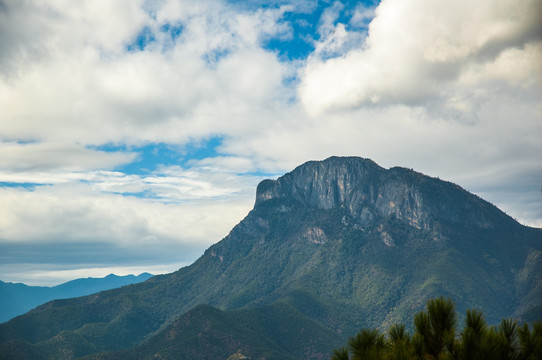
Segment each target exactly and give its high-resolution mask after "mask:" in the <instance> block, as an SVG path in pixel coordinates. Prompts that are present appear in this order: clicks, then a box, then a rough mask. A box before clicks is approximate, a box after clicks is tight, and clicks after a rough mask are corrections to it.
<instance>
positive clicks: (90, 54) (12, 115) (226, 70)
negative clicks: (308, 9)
mask: <svg viewBox="0 0 542 360" xmlns="http://www.w3.org/2000/svg"><path fill="white" fill-rule="evenodd" d="M149 4H150V5H149V8H145V6H142V3H141V2H130V1H128V2H123V1H112V2H107V4H102V3H95V2H92V1H88V2H82V3H77V4H76V3H70V2H66V3H64V2H58V3H57V2H55V5H54V6H53V5H51V6H38V5H31V4H26V5H18V3H17V2H12V1H9V2H6V6H4V12H3V16H4V17H6V18H7V17H9V18H24V17H25V16H27V15H28V16H29V17H30V18H32V19H34V18H35V19H36V21H35V22H32V24H31V25H29V26H31V27H32V29H31V31H29V30H28V29H26V28H25V27H24V26H26V25H24V26H23V24H26V23H27V22H26V21H24V22H20V23H19V22H12V21H8V22H7V23H5V25H3V26H4V27H6V28H8V29H9V30H10V31H7V32H5V33H4V34H5V35H4V37H5V38H3V40H1V43H0V45H1V46H3V47H4V48H6V49H7V51H6V53H5V54H6V55H5V57H6V60H5V61H6V62H10V63H13V66H8V67H3V68H2V69H3V70H4V71H3V72H2V76H0V94H1V96H0V106H1V107H2V108H3V109H4V111H3V115H2V117H3V121H4V124H3V126H2V128H1V130H0V136H1V137H2V138H4V139H12V140H37V141H42V140H49V141H61V142H62V141H76V142H79V143H82V144H103V143H109V142H112V143H145V142H149V141H154V142H161V141H165V142H177V143H182V142H187V141H189V140H190V139H197V138H199V137H206V136H208V133H209V129H210V128H213V127H214V128H215V131H216V132H226V133H228V132H229V130H230V129H231V125H232V124H233V125H234V127H233V129H236V128H239V127H244V128H246V127H250V128H254V127H255V126H256V124H254V123H253V122H251V121H248V120H247V119H250V118H251V117H250V116H249V115H248V114H253V112H254V109H256V108H257V107H258V106H262V105H264V104H267V103H270V102H273V101H280V100H281V99H282V98H283V97H284V96H288V94H286V95H285V94H284V93H285V92H284V91H283V87H282V80H283V78H284V77H285V76H287V75H288V74H289V72H290V71H291V70H290V69H289V68H288V66H287V65H286V64H283V63H280V62H279V61H278V59H277V57H276V54H274V53H271V52H267V51H265V50H263V49H262V48H261V46H260V45H261V42H262V41H263V40H264V39H266V38H268V37H270V36H281V34H283V33H287V31H288V27H287V26H285V25H281V24H279V23H277V21H276V20H277V19H278V18H279V17H280V16H281V14H282V13H283V11H285V10H284V9H281V8H277V9H269V10H265V11H264V10H258V11H251V12H249V11H244V12H235V11H233V10H231V9H229V8H228V7H226V6H225V5H224V4H223V3H221V2H218V1H216V2H215V1H208V2H201V3H193V2H186V1H163V2H156V3H149ZM145 10H146V11H145ZM172 29H173V30H172ZM30 33H32V34H33V33H37V34H40V35H39V36H38V37H37V38H35V37H32V36H30V35H29V34H30ZM17 40H21V41H20V42H18V45H17V49H11V47H10V45H7V44H12V43H13V42H16V43H17ZM130 46H132V47H133V49H131V50H130ZM128 50H130V51H128ZM3 53H4V52H3ZM27 54H35V55H31V56H30V55H27ZM248 103H251V106H249V108H248V109H246V107H247V104H248ZM29 104H31V106H29ZM240 115H242V116H240ZM226 122H228V124H225V123H226ZM235 125H236V126H235ZM230 132H231V131H230Z"/></svg>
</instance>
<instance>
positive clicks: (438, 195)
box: [255, 157, 510, 230]
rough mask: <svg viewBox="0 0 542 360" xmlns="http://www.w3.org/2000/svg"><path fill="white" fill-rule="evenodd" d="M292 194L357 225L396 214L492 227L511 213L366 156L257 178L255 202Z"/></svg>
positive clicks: (418, 223)
mask: <svg viewBox="0 0 542 360" xmlns="http://www.w3.org/2000/svg"><path fill="white" fill-rule="evenodd" d="M273 199H275V200H280V199H295V201H297V202H299V203H300V204H303V206H306V207H311V208H317V209H322V210H340V211H343V212H344V215H345V216H347V217H350V218H351V219H352V221H354V222H355V223H357V224H358V225H360V226H370V225H371V224H373V223H374V221H376V219H377V218H389V217H394V218H396V219H399V220H401V221H403V222H405V223H407V224H408V225H410V226H413V227H415V228H418V229H422V228H423V229H425V230H429V229H431V228H432V226H433V225H434V223H435V221H437V220H439V221H447V222H450V223H461V224H462V225H463V226H464V225H469V226H478V227H482V228H484V227H486V228H487V227H492V226H494V225H496V224H492V223H491V219H490V218H492V217H495V216H497V217H500V218H501V220H504V221H505V222H506V223H510V219H509V218H508V217H507V216H506V215H504V214H502V213H501V212H500V211H499V210H498V209H497V208H495V207H494V206H492V205H491V204H489V203H487V202H485V201H483V200H482V199H480V198H478V197H476V196H474V195H472V194H469V193H467V192H466V191H464V190H463V189H461V188H460V187H459V186H457V185H454V184H452V183H448V182H444V181H441V180H438V179H434V178H430V177H427V176H424V175H422V174H420V173H417V172H415V171H413V170H408V169H404V168H392V169H390V170H386V169H384V168H382V167H380V166H378V165H377V164H376V163H374V162H373V161H371V160H368V159H362V158H356V157H350V158H339V157H332V158H329V159H327V160H324V161H321V162H316V161H314V162H308V163H306V164H303V165H301V166H300V167H298V168H296V169H295V170H294V171H292V172H290V173H288V174H286V175H284V176H282V177H280V178H279V179H277V180H276V181H273V180H265V181H263V182H261V183H260V184H259V186H258V188H257V192H256V205H255V206H256V207H257V206H258V205H260V204H262V203H263V202H265V201H268V200H273Z"/></svg>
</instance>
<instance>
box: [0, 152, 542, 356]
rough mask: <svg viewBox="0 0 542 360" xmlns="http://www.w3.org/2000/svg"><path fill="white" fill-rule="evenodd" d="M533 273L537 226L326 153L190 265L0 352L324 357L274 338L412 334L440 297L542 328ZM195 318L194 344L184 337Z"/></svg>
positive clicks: (29, 324)
mask: <svg viewBox="0 0 542 360" xmlns="http://www.w3.org/2000/svg"><path fill="white" fill-rule="evenodd" d="M540 269H542V229H536V228H530V227H526V226H523V225H521V224H519V223H518V222H516V221H515V220H514V219H512V218H511V217H509V216H508V215H506V214H505V213H503V212H502V211H500V210H499V209H498V208H496V207H495V206H494V205H492V204H490V203H488V202H487V201H484V200H483V199H481V198H479V197H478V196H476V195H473V194H470V193H469V192H467V191H465V190H464V189H462V188H461V187H460V186H458V185H456V184H453V183H451V182H447V181H442V180H440V179H437V178H432V177H429V176H425V175H423V174H421V173H418V172H415V171H413V170H409V169H405V168H400V167H394V168H391V169H384V168H382V167H380V166H378V165H377V164H376V163H374V162H373V161H371V160H368V159H363V158H357V157H332V158H329V159H326V160H323V161H310V162H307V163H305V164H303V165H301V166H299V167H297V168H296V169H294V170H293V171H291V172H289V173H287V174H285V175H284V176H281V177H279V178H278V179H276V180H264V181H262V182H261V183H260V184H259V185H258V187H257V191H256V200H255V205H254V208H253V209H252V210H251V211H250V212H249V214H248V215H247V216H246V217H245V218H244V219H243V220H242V221H241V222H240V223H239V224H238V225H236V226H235V227H234V228H233V229H232V230H231V232H230V233H229V234H228V235H227V236H226V237H225V238H224V239H222V240H221V241H220V242H218V243H216V244H214V245H213V246H211V247H210V248H209V249H207V250H206V251H205V253H204V254H203V255H202V256H201V257H200V258H199V259H198V260H197V261H196V262H195V263H194V264H192V265H190V266H187V267H184V268H182V269H180V270H179V271H176V272H174V273H171V274H167V275H160V276H155V277H153V278H151V279H149V280H148V281H146V282H144V283H140V284H134V285H131V286H128V287H123V288H120V289H115V290H111V291H107V292H102V293H99V294H96V295H92V296H87V297H82V298H76V299H69V300H56V301H52V302H49V303H47V304H44V305H42V306H40V307H38V308H36V309H34V310H32V311H30V312H29V313H27V314H25V315H23V316H20V317H17V318H15V319H13V320H11V321H9V322H8V323H5V324H0V344H1V345H0V353H2V352H4V353H6V354H9V355H10V356H13V357H15V356H19V355H21V354H45V353H46V354H47V356H49V357H54V358H62V359H75V358H79V357H84V356H87V357H86V359H112V358H115V354H117V353H115V351H121V352H123V353H124V351H126V354H130V355H131V356H132V355H133V356H132V357H130V358H134V359H154V358H165V359H172V358H175V359H191V360H194V359H205V358H213V357H205V356H204V355H197V354H198V352H197V351H196V350H197V349H198V348H209V349H210V348H211V347H213V346H214V344H216V343H217V341H218V339H222V340H224V339H227V343H224V347H225V348H227V350H228V352H231V353H230V354H229V355H227V356H230V355H232V354H235V353H236V351H235V349H234V348H235V345H238V346H239V347H238V348H237V350H240V353H242V354H243V356H246V357H249V358H252V359H258V358H262V357H265V358H266V359H268V360H271V359H284V358H292V359H301V358H303V359H326V358H329V355H330V353H331V351H332V348H331V347H329V348H328V347H327V346H324V348H316V347H313V346H312V345H310V344H308V343H306V342H303V341H300V342H297V343H296V342H295V340H294V339H291V340H290V341H286V342H283V337H282V335H281V334H285V333H288V332H287V330H288V329H295V328H296V327H297V326H298V325H299V324H300V323H303V324H305V325H304V326H303V329H305V331H307V333H303V336H304V338H307V339H309V338H317V337H318V336H325V337H326V341H321V343H322V344H332V343H335V341H336V337H337V336H338V337H339V338H340V339H342V341H344V340H345V339H346V338H347V337H349V336H351V335H353V334H355V333H356V332H357V331H359V329H360V328H363V327H380V328H386V327H387V326H388V325H389V324H391V323H397V322H404V323H405V324H406V325H407V326H411V324H410V323H408V320H409V319H412V317H413V315H414V314H415V313H416V312H418V311H420V310H422V309H423V307H424V304H425V302H426V300H427V299H430V298H436V297H439V296H444V297H450V298H452V299H453V300H454V301H455V303H456V309H457V311H458V313H459V314H464V313H465V311H466V309H472V308H475V309H478V310H480V311H482V312H483V313H484V314H485V316H486V319H487V321H488V323H489V324H494V323H496V322H499V321H500V320H501V319H503V318H508V317H516V318H519V319H520V320H521V319H528V320H529V321H530V320H531V319H542V314H541V312H540V310H541V309H542V306H541V305H542V301H541V299H542V272H541V271H540ZM202 304H206V305H205V306H202ZM207 305H208V306H207ZM258 311H261V312H262V313H265V318H266V319H270V320H269V322H268V323H267V328H266V330H267V331H270V333H269V338H270V339H274V342H273V343H272V344H271V343H267V344H264V343H262V342H261V341H260V340H259V339H260V338H258V336H257V334H258V332H259V331H260V332H261V326H262V323H260V322H258V321H257V319H255V318H254V314H255V313H257V312H258ZM284 314H296V315H295V316H284ZM194 318H196V319H198V320H197V323H198V324H200V325H201V326H202V328H201V331H200V332H201V336H199V337H198V336H196V337H191V338H190V339H192V340H193V341H192V340H190V341H188V337H184V336H183V335H186V336H188V335H190V333H187V332H186V331H189V329H190V327H187V326H186V324H187V321H189V320H190V319H194ZM279 318H280V319H283V321H282V322H281V324H280V327H279V328H274V327H273V326H274V324H275V322H274V321H273V320H275V319H279ZM288 319H291V320H288ZM205 324H207V325H208V326H207V327H206V325H205ZM215 324H216V325H215ZM218 325H220V331H217V332H214V333H213V332H212V331H210V330H212V329H216V328H217V326H218ZM263 326H266V325H265V324H263ZM209 327H210V328H209ZM182 329H185V330H182ZM240 329H243V331H240ZM250 329H252V330H251V331H252V332H253V334H252V335H254V336H252V335H251V334H250ZM269 329H275V330H269ZM322 329H324V330H325V331H322ZM245 330H246V331H245ZM326 332H327V333H328V334H330V333H331V334H332V335H333V336H331V335H325V334H326ZM59 334H61V335H62V336H58V335H59ZM198 334H199V333H197V334H196V335H198ZM192 335H193V334H192ZM209 335H212V336H209ZM222 340H221V341H222ZM291 344H300V345H299V346H301V347H303V349H302V350H301V349H299V348H298V347H297V348H296V347H295V346H294V348H295V350H293V348H291V347H289V345H291ZM226 345H227V346H226ZM277 347H280V349H278V348H277ZM299 351H302V353H303V356H300V355H299V354H300V353H299ZM166 354H175V356H174V357H172V356H168V355H166ZM273 354H274V355H273ZM216 356H219V358H221V357H222V356H224V354H222V353H218V352H217V353H216ZM227 356H225V357H226V358H227Z"/></svg>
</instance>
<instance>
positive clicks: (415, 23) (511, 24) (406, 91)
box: [299, 0, 542, 115]
mask: <svg viewBox="0 0 542 360" xmlns="http://www.w3.org/2000/svg"><path fill="white" fill-rule="evenodd" d="M541 13H542V5H541V2H540V1H528V0H527V1H520V2H518V1H513V0H508V1H500V2H499V3H498V4H497V5H496V4H495V3H494V1H478V2H476V3H472V2H468V1H459V2H457V1H456V2H449V1H444V0H443V1H436V2H435V1H434V2H431V3H430V4H428V3H427V2H424V1H420V0H412V1H396V0H385V1H383V2H382V3H381V4H380V5H379V6H378V7H377V9H376V17H375V18H374V19H373V21H372V22H371V24H370V26H369V33H368V37H367V38H366V41H365V42H364V43H359V44H358V48H357V49H353V50H351V51H350V52H348V53H346V54H344V55H342V56H340V57H335V58H332V59H320V58H319V57H312V58H311V59H310V61H309V62H308V64H307V66H306V68H305V69H303V71H302V73H301V76H302V82H301V84H300V87H299V96H300V99H301V101H302V103H303V104H304V106H305V108H306V109H307V111H308V112H309V113H311V114H313V115H314V114H317V113H320V112H322V111H325V110H326V109H333V108H335V107H347V108H348V107H357V106H361V105H364V104H384V105H390V104H397V103H399V104H406V105H427V104H428V103H431V102H435V101H437V102H441V101H442V102H443V103H444V104H446V103H448V104H449V105H450V106H451V107H452V108H453V107H455V109H454V110H458V111H472V110H473V108H472V106H466V105H462V104H461V103H460V102H458V101H455V103H456V105H454V101H453V99H454V98H462V95H463V94H464V93H465V92H467V93H468V91H467V89H466V88H465V87H462V86H460V85H461V83H459V82H458V78H460V77H461V75H462V74H463V72H464V71H469V69H471V68H472V67H478V66H482V67H485V66H487V65H486V64H491V63H493V58H495V57H499V56H502V57H503V58H504V60H503V61H506V62H507V63H510V62H512V61H514V60H512V59H511V57H512V56H513V57H519V58H520V59H521V60H522V61H523V63H524V65H527V66H528V68H529V69H535V71H536V72H535V73H536V74H539V73H540V71H541V68H542V65H540V64H542V54H541V53H540V51H539V50H535V49H539V44H540V35H541V34H540V32H541V29H540V27H541V26H540V23H541V22H540V20H541V19H540V15H539V14H541ZM512 49H515V50H514V51H511V50H512ZM523 52H528V54H527V55H525V54H523ZM505 71H506V72H507V75H506V76H507V77H514V78H516V79H517V78H518V76H516V75H514V73H517V72H519V73H521V74H523V73H524V71H525V70H523V69H520V68H519V67H518V68H510V67H509V68H508V69H506V70H505ZM509 72H511V74H509ZM481 75H483V74H480V73H479V76H481ZM485 75H486V76H487V77H485V78H480V79H478V80H479V81H486V80H488V78H489V77H490V76H492V75H495V74H494V73H492V72H491V71H488V72H486V73H485ZM520 77H521V76H520ZM470 78H471V80H472V78H473V77H472V76H470Z"/></svg>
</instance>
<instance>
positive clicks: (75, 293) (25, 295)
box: [0, 273, 153, 323]
mask: <svg viewBox="0 0 542 360" xmlns="http://www.w3.org/2000/svg"><path fill="white" fill-rule="evenodd" d="M152 276H153V275H152V274H149V273H141V274H139V275H137V276H136V275H133V274H130V275H125V276H118V275H115V274H109V275H107V276H105V277H103V278H93V277H87V278H80V279H74V280H70V281H67V282H65V283H62V284H58V285H55V286H31V285H26V284H23V283H13V282H4V281H1V280H0V323H2V322H5V321H8V320H10V319H12V318H14V317H15V316H18V315H21V314H24V313H25V312H27V311H29V310H31V309H33V308H35V307H36V306H39V305H41V304H44V303H46V302H48V301H51V300H54V299H66V298H72V297H79V296H84V295H89V294H93V293H97V292H100V291H104V290H110V289H114V288H118V287H121V286H125V285H130V284H134V283H138V282H142V281H145V280H147V279H149V278H151V277H152Z"/></svg>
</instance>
